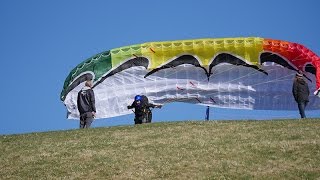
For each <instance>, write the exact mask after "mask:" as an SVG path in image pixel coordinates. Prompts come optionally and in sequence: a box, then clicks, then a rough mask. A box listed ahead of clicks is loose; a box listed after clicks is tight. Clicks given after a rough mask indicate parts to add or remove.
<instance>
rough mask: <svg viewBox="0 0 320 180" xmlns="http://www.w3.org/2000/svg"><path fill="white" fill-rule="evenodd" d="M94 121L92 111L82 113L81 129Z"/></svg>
mask: <svg viewBox="0 0 320 180" xmlns="http://www.w3.org/2000/svg"><path fill="white" fill-rule="evenodd" d="M92 122H93V114H92V112H87V113H84V114H81V115H80V129H82V128H89V127H90V126H91V124H92Z"/></svg>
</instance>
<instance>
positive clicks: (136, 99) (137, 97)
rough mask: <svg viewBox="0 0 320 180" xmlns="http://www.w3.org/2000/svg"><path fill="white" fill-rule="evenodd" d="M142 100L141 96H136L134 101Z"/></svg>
mask: <svg viewBox="0 0 320 180" xmlns="http://www.w3.org/2000/svg"><path fill="white" fill-rule="evenodd" d="M141 99H142V97H141V96H140V95H136V96H135V97H134V100H135V101H141Z"/></svg>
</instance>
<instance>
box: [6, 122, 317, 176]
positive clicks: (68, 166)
mask: <svg viewBox="0 0 320 180" xmlns="http://www.w3.org/2000/svg"><path fill="white" fill-rule="evenodd" d="M0 152H1V153H0V169H1V170H0V179H251V178H255V179H319V178H320V119H307V120H270V121H207V122H205V121H203V122H200V121H194V122H193V121H188V122H171V123H168V122H165V123H152V124H143V125H137V126H118V127H106V128H92V129H82V130H68V131H56V132H44V133H31V134H21V135H6V136H0Z"/></svg>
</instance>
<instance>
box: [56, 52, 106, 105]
mask: <svg viewBox="0 0 320 180" xmlns="http://www.w3.org/2000/svg"><path fill="white" fill-rule="evenodd" d="M111 68H112V63H111V55H110V51H104V52H102V53H99V54H97V55H95V56H92V57H90V58H88V59H86V60H85V61H83V62H82V63H80V64H79V65H78V66H76V67H75V68H74V69H73V70H72V71H71V72H70V74H69V75H68V77H67V78H66V80H65V82H64V85H63V90H62V92H61V94H60V99H61V100H62V101H64V99H65V97H66V95H67V93H69V92H70V91H71V90H72V89H74V88H75V87H76V86H77V85H79V84H80V83H82V82H83V81H85V80H87V79H88V77H89V76H90V77H92V78H93V79H92V80H94V81H96V80H98V79H99V78H101V77H102V76H103V75H104V74H105V73H107V72H108V71H109V70H110V69H111ZM81 76H83V78H79V77H81Z"/></svg>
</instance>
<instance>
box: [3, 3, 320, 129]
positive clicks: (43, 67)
mask: <svg viewBox="0 0 320 180" xmlns="http://www.w3.org/2000/svg"><path fill="white" fill-rule="evenodd" d="M319 7H320V1H318V0H282V1H280V0H268V1H262V0H255V1H254V0H241V1H239V0H223V1H215V0H206V1H204V0H175V1H173V0H162V1H150V0H149V1H147V0H136V1H129V0H127V1H123V0H113V1H111V0H110V1H106V0H92V1H84V0H73V1H71V0H70V1H66V0H54V1H48V0H47V1H46V0H28V1H24V0H1V1H0V24H1V27H0V52H1V56H0V58H1V67H2V80H1V83H0V84H1V87H0V95H1V103H0V112H1V125H0V134H20V133H30V132H43V131H55V130H66V129H74V128H78V126H79V125H78V123H79V121H75V120H67V119H66V109H65V107H64V105H63V103H62V102H61V101H60V99H59V95H60V92H61V89H62V85H63V83H64V80H65V78H66V76H67V75H68V74H69V72H70V71H71V70H72V69H73V68H74V67H75V66H76V65H77V64H79V63H80V62H82V61H83V60H85V59H86V58H88V57H90V56H92V55H94V54H97V53H100V52H102V51H105V50H109V49H112V48H116V47H120V46H125V45H131V44H140V43H144V42H150V41H165V40H180V39H195V38H219V37H245V36H257V37H264V38H273V39H281V40H286V41H291V42H297V43H300V44H303V45H305V46H306V47H308V48H309V49H311V50H312V51H314V52H315V53H316V54H318V55H319V54H320V33H319V32H320V22H319V17H320V11H319ZM319 112H320V111H313V112H307V116H309V117H311V116H312V117H319V116H320V113H319ZM204 114H205V107H203V106H196V105H187V104H181V103H177V104H169V105H166V106H165V107H164V108H163V109H161V110H158V109H157V110H155V111H154V120H153V121H154V122H159V121H174V120H203V119H204ZM298 117H299V115H298V112H297V111H288V112H273V111H271V112H270V111H245V110H225V109H211V119H272V118H298ZM123 124H130V125H132V124H133V115H128V116H122V117H117V118H110V119H101V120H97V121H95V122H94V123H93V127H103V126H112V125H123Z"/></svg>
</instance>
